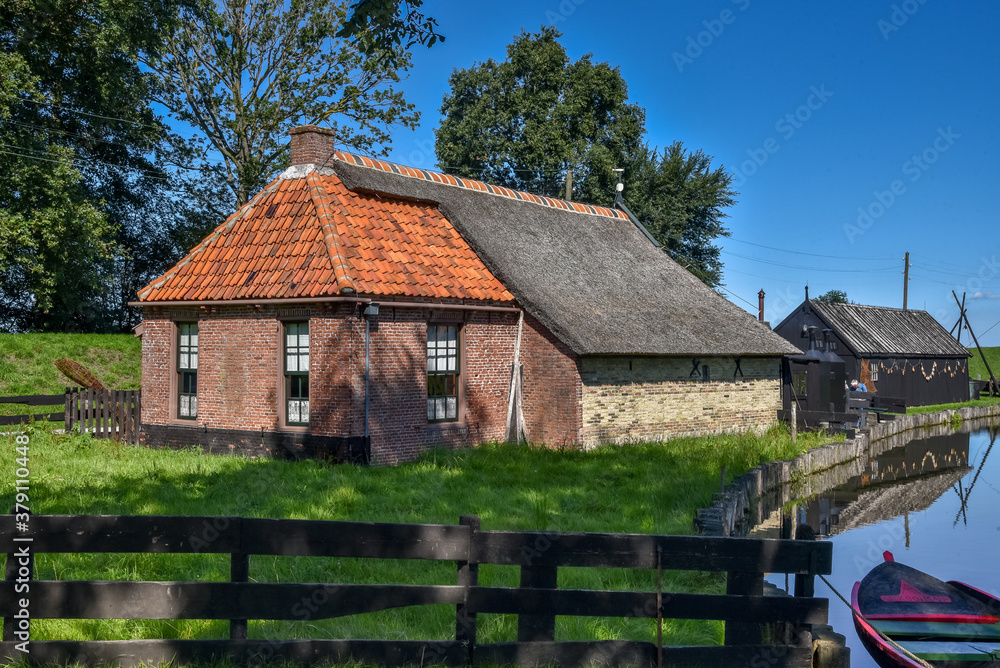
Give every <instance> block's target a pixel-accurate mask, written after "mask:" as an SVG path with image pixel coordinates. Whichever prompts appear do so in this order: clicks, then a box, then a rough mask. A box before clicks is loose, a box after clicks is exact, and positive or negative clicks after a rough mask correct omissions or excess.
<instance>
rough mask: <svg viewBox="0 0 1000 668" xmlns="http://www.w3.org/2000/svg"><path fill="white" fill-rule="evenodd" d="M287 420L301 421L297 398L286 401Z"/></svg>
mask: <svg viewBox="0 0 1000 668" xmlns="http://www.w3.org/2000/svg"><path fill="white" fill-rule="evenodd" d="M288 421H289V422H301V420H299V402H298V401H297V400H290V401H289V402H288Z"/></svg>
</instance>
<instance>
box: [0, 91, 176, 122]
mask: <svg viewBox="0 0 1000 668" xmlns="http://www.w3.org/2000/svg"><path fill="white" fill-rule="evenodd" d="M0 95H3V96H4V97H6V98H9V99H11V100H17V101H18V102H30V103H32V104H37V105H38V106H40V107H51V108H52V109H62V110H63V111H68V112H71V113H74V114H80V115H81V116H90V117H91V118H100V119H101V120H105V121H121V122H122V123H129V124H131V125H135V126H137V127H145V128H152V129H154V130H161V129H163V126H161V125H150V124H149V123H141V122H139V121H130V120H129V119H127V118H118V117H117V116H103V115H101V114H92V113H90V112H88V111H80V110H79V109H71V108H70V107H67V106H64V105H61V104H52V103H51V102H39V101H38V100H31V99H28V98H24V97H18V96H17V95H11V94H10V93H0Z"/></svg>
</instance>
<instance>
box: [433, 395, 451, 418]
mask: <svg viewBox="0 0 1000 668" xmlns="http://www.w3.org/2000/svg"><path fill="white" fill-rule="evenodd" d="M434 401H435V406H434V412H435V413H437V416H438V419H440V418H443V417H444V413H445V408H446V406H447V402H448V400H447V399H445V398H444V397H441V398H439V399H435V400H434Z"/></svg>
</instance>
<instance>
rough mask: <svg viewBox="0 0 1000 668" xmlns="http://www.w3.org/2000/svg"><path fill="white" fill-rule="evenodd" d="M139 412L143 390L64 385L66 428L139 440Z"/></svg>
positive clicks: (132, 440)
mask: <svg viewBox="0 0 1000 668" xmlns="http://www.w3.org/2000/svg"><path fill="white" fill-rule="evenodd" d="M141 412H142V390H93V389H89V388H78V387H76V388H69V387H67V388H66V418H65V420H66V421H65V426H66V431H69V430H70V429H73V428H74V426H76V425H79V428H80V431H81V432H82V433H84V434H91V435H93V436H95V437H96V438H113V439H115V440H116V441H122V442H123V443H138V442H139V427H140V424H141Z"/></svg>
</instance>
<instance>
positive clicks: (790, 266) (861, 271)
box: [722, 249, 897, 274]
mask: <svg viewBox="0 0 1000 668" xmlns="http://www.w3.org/2000/svg"><path fill="white" fill-rule="evenodd" d="M722 252H723V253H725V254H726V255H732V256H733V257H738V258H741V259H744V260H750V261H751V262H760V263H761V264H769V265H773V266H776V267H784V268H786V269H796V270H798V271H825V272H832V273H846V274H872V273H876V272H886V271H895V270H896V269H897V268H896V267H874V268H868V269H822V268H820V267H804V266H801V265H794V264H788V263H786V262H778V261H775V260H765V259H762V258H756V257H749V256H747V255H740V254H739V253H734V252H732V251H727V250H724V249H723V250H722Z"/></svg>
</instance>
